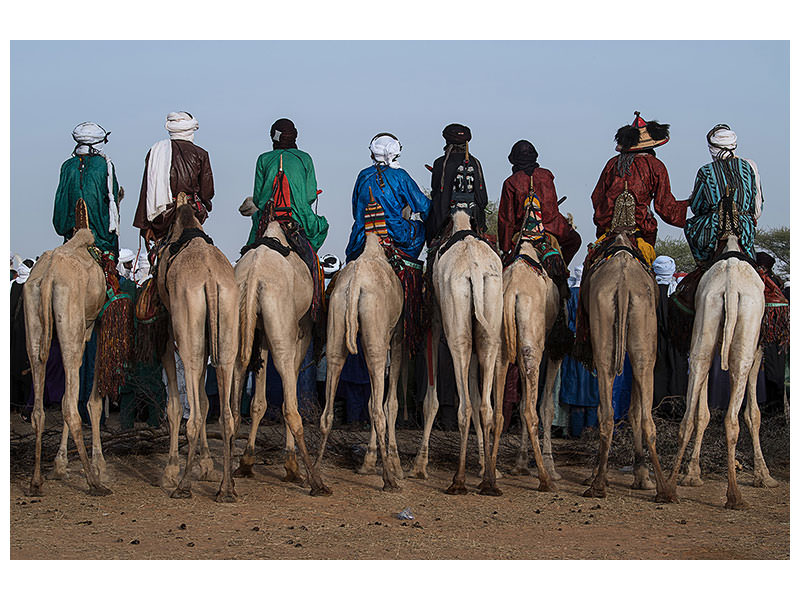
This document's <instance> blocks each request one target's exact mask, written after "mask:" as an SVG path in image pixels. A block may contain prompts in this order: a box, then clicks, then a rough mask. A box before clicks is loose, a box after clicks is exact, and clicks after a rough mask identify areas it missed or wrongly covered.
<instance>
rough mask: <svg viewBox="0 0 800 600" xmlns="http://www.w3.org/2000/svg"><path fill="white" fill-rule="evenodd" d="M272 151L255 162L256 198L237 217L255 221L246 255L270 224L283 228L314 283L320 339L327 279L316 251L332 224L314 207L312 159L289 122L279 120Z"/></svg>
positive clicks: (313, 312)
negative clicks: (240, 216) (300, 143)
mask: <svg viewBox="0 0 800 600" xmlns="http://www.w3.org/2000/svg"><path fill="white" fill-rule="evenodd" d="M269 137H270V139H271V140H272V150H271V151H269V152H264V153H263V154H262V155H261V156H259V157H258V160H257V161H256V176H255V185H254V188H253V197H252V198H248V199H246V200H245V202H244V203H243V204H242V206H240V207H239V212H240V213H241V214H242V215H244V216H249V217H251V218H252V220H253V225H252V227H251V228H250V236H249V237H248V239H247V245H246V246H245V247H244V248H242V253H243V254H244V253H245V252H247V251H248V250H249V249H250V248H252V247H255V246H256V245H258V244H259V243H261V242H262V241H264V240H265V239H266V238H265V237H264V236H265V235H266V230H267V225H268V224H269V222H270V221H271V220H273V219H274V220H277V221H278V222H279V223H280V224H281V228H282V230H283V233H284V235H285V236H286V240H287V241H288V242H289V246H290V247H291V249H292V250H294V251H295V252H296V253H297V255H298V256H299V257H300V258H301V259H302V260H303V262H304V263H305V264H306V266H307V267H308V270H309V271H310V273H311V278H312V280H313V282H314V296H313V300H312V303H311V317H312V320H313V321H314V323H315V325H316V327H315V332H316V333H315V335H317V336H321V335H322V333H323V324H324V323H323V322H324V310H325V309H324V301H325V299H324V291H325V288H324V275H323V273H322V268H321V267H320V263H319V258H318V257H317V251H318V250H319V249H320V247H321V246H322V244H323V243H324V242H325V238H326V237H327V235H328V221H327V219H326V218H325V217H323V216H320V215H317V214H316V213H315V212H314V211H313V210H312V208H311V205H312V204H314V202H315V201H316V200H317V193H318V192H317V177H316V175H315V174H314V163H313V161H312V160H311V156H310V155H309V154H308V153H306V152H303V151H302V150H299V149H298V148H297V128H296V127H295V125H294V123H293V122H292V121H290V120H289V119H278V120H277V121H275V122H274V123H273V124H272V127H270V130H269Z"/></svg>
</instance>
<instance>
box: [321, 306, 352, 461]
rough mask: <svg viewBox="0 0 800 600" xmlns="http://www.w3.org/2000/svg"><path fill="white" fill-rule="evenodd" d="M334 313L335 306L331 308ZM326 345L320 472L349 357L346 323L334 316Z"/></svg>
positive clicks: (329, 322)
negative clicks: (334, 407)
mask: <svg viewBox="0 0 800 600" xmlns="http://www.w3.org/2000/svg"><path fill="white" fill-rule="evenodd" d="M330 314H331V315H333V314H334V311H333V308H332V309H331V310H330ZM327 338H328V340H327V343H326V347H325V356H326V364H327V372H326V374H325V408H324V409H323V411H322V416H321V417H320V421H319V428H320V431H321V433H322V440H321V441H320V445H319V454H318V455H317V461H316V463H315V464H314V470H315V471H316V472H317V473H318V474H319V472H320V469H321V468H322V457H323V455H324V454H325V447H326V446H327V444H328V436H329V435H330V432H331V428H332V427H333V404H334V401H335V399H336V389H337V388H338V386H339V377H340V376H341V374H342V368H344V362H345V360H346V358H347V348H346V347H345V341H344V323H343V321H342V322H340V321H337V320H336V319H334V318H333V317H332V316H331V317H329V319H328V335H327Z"/></svg>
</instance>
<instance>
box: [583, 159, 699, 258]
mask: <svg viewBox="0 0 800 600" xmlns="http://www.w3.org/2000/svg"><path fill="white" fill-rule="evenodd" d="M618 159H619V155H617V156H615V157H613V158H612V159H611V160H609V161H608V162H607V163H606V166H605V168H604V169H603V172H602V173H601V174H600V180H599V181H598V182H597V185H596V186H595V188H594V191H593V192H592V204H593V205H594V224H595V225H597V237H600V236H601V235H603V234H604V233H605V232H606V231H608V230H609V229H610V228H611V219H612V217H613V216H614V201H615V200H616V199H617V196H619V195H620V194H621V193H622V192H623V190H624V189H625V182H626V181H627V182H628V191H630V192H631V193H632V194H633V195H634V197H635V198H636V211H635V215H636V225H637V226H638V227H639V229H641V231H642V234H643V235H642V238H643V239H644V240H645V241H646V242H648V243H649V244H651V245H655V243H656V232H657V230H658V223H657V222H656V219H655V217H654V216H653V213H652V212H651V211H650V201H651V200H652V201H653V206H654V208H655V210H656V213H657V214H658V216H659V217H661V218H662V219H664V221H665V222H667V223H669V224H670V225H674V226H675V227H681V228H683V227H684V225H686V209H687V207H688V206H689V203H688V202H678V201H677V200H675V196H673V195H672V192H671V191H670V187H669V175H668V174H667V168H666V167H665V166H664V163H662V162H661V161H660V160H658V159H657V158H656V157H655V156H653V155H652V154H648V153H645V152H643V153H640V154H637V155H636V157H635V158H634V159H633V164H632V165H631V170H630V174H629V175H626V176H625V177H620V176H619V174H618V173H617V160H618Z"/></svg>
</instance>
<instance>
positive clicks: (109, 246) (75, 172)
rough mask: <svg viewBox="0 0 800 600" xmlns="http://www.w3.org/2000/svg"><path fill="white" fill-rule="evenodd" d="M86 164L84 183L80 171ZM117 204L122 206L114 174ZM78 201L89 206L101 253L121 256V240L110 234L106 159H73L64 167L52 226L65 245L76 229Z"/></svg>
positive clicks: (92, 225)
mask: <svg viewBox="0 0 800 600" xmlns="http://www.w3.org/2000/svg"><path fill="white" fill-rule="evenodd" d="M81 162H83V163H84V165H85V168H84V171H83V181H81V172H80V170H79V167H80V165H81ZM113 178H114V179H113V182H114V187H113V189H114V200H115V201H116V202H117V206H119V184H118V183H117V174H116V173H113ZM78 198H83V199H84V201H85V202H86V210H87V211H88V213H89V229H91V230H92V233H93V234H94V242H95V244H96V245H97V247H98V248H99V249H100V250H103V251H108V252H113V253H114V256H117V254H119V237H118V236H117V234H116V233H112V232H110V231H109V230H108V165H107V163H106V159H105V158H103V157H102V156H97V155H82V156H73V157H72V158H70V159H69V160H67V161H66V162H65V163H64V164H63V165H61V178H60V179H59V181H58V189H57V190H56V201H55V206H54V207H53V226H54V227H55V228H56V233H58V234H59V235H63V236H64V241H65V242H66V241H67V240H68V239H70V238H71V237H72V235H73V229H74V227H75V203H76V202H77V201H78Z"/></svg>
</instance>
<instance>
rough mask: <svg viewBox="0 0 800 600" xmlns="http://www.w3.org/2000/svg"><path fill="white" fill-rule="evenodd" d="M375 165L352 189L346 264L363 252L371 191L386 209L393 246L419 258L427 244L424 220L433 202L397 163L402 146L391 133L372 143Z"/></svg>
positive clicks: (358, 179) (378, 137) (384, 209)
mask: <svg viewBox="0 0 800 600" xmlns="http://www.w3.org/2000/svg"><path fill="white" fill-rule="evenodd" d="M369 150H370V156H371V158H372V163H373V164H372V166H369V167H367V168H366V169H364V170H363V171H361V172H360V173H359V174H358V178H357V179H356V185H355V188H354V189H353V230H352V232H351V233H350V241H349V243H348V244H347V250H346V254H347V262H350V261H351V260H354V259H355V258H357V257H358V255H359V254H361V252H362V251H363V250H364V243H365V241H366V235H365V232H364V220H365V211H366V208H367V205H368V204H369V202H370V190H372V195H373V197H374V198H375V200H376V201H377V202H378V204H380V205H381V208H383V212H384V213H385V219H386V230H387V233H388V236H389V238H391V240H392V243H393V244H394V247H395V248H397V249H398V250H401V251H402V252H403V253H404V254H406V255H408V256H410V257H412V258H417V257H418V256H419V253H420V252H421V251H422V246H423V244H424V243H425V225H424V224H423V223H424V220H425V218H426V217H427V216H428V212H429V211H430V204H431V201H430V199H429V198H428V197H427V196H426V195H425V194H423V193H422V191H421V190H420V189H419V186H418V185H417V184H416V183H415V182H414V180H413V179H412V178H411V176H410V175H409V174H408V173H407V172H406V171H405V170H404V169H403V168H402V167H400V164H399V163H398V162H397V158H398V157H399V156H400V151H401V150H402V146H401V145H400V142H399V141H398V140H397V138H396V137H395V136H393V135H392V134H390V133H379V134H378V135H376V136H375V137H374V138H372V141H371V142H370V144H369ZM406 206H408V207H409V208H410V209H411V213H412V215H411V219H410V220H409V219H405V218H404V217H403V209H404V208H405V207H406Z"/></svg>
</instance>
